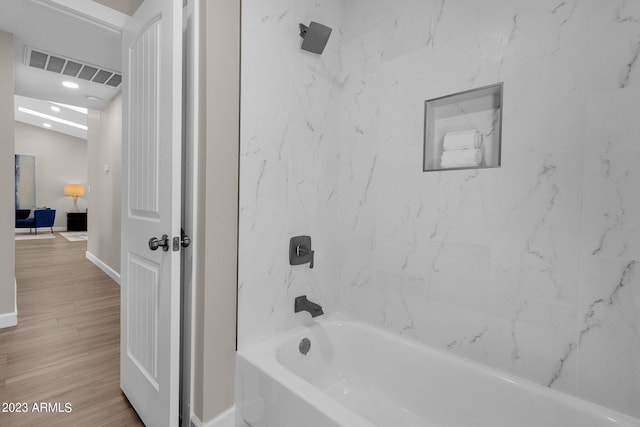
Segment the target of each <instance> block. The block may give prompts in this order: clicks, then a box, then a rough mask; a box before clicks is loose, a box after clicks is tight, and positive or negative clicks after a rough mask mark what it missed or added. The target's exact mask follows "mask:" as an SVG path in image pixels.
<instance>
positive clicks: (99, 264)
mask: <svg viewBox="0 0 640 427" xmlns="http://www.w3.org/2000/svg"><path fill="white" fill-rule="evenodd" d="M85 256H86V257H87V259H88V260H89V261H91V262H92V263H94V264H95V265H96V267H98V268H99V269H100V270H102V271H104V273H105V274H106V275H107V276H109V277H111V278H112V279H113V281H114V282H116V283H117V284H118V285H119V284H120V273H118V272H117V271H115V270H114V269H113V268H111V267H109V266H108V265H107V264H105V263H104V262H102V260H101V259H100V258H98V257H97V256H95V255H94V254H92V253H91V252H89V251H87V252H85Z"/></svg>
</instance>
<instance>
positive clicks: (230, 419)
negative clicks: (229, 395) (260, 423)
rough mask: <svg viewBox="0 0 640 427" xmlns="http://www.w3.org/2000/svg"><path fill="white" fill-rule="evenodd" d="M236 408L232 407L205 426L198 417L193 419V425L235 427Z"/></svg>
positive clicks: (196, 426)
mask: <svg viewBox="0 0 640 427" xmlns="http://www.w3.org/2000/svg"><path fill="white" fill-rule="evenodd" d="M235 421H236V407H235V406H232V407H230V408H229V409H227V410H226V411H224V412H223V413H221V414H220V415H218V416H217V417H215V418H214V419H212V420H211V421H209V422H208V423H206V424H203V423H202V421H200V419H198V417H197V416H195V415H193V416H192V417H191V425H192V426H193V427H235Z"/></svg>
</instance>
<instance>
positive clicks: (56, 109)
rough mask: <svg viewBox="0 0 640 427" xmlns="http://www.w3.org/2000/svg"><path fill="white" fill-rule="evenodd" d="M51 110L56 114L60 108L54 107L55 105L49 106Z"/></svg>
mask: <svg viewBox="0 0 640 427" xmlns="http://www.w3.org/2000/svg"><path fill="white" fill-rule="evenodd" d="M51 110H53V111H55V112H56V113H59V112H60V107H56V106H55V105H52V106H51Z"/></svg>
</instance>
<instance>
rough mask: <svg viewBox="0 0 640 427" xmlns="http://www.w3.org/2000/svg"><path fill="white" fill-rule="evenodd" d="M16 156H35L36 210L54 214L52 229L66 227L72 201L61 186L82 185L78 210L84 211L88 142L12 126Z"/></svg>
mask: <svg viewBox="0 0 640 427" xmlns="http://www.w3.org/2000/svg"><path fill="white" fill-rule="evenodd" d="M15 147H16V148H15V153H16V154H28V155H32V156H36V206H38V207H41V206H46V207H48V208H51V209H55V210H56V222H55V224H54V226H55V227H66V226H67V216H66V213H67V212H70V211H71V209H72V208H73V199H72V198H71V197H69V196H65V195H64V191H63V188H64V184H84V185H85V195H84V196H82V197H80V198H78V208H79V209H80V211H82V212H84V210H85V209H86V208H87V206H88V204H87V198H86V191H87V188H86V184H87V141H86V140H84V139H80V138H76V137H74V136H70V135H66V134H63V133H59V132H54V131H51V130H47V129H42V128H39V127H37V126H32V125H28V124H26V123H21V122H15Z"/></svg>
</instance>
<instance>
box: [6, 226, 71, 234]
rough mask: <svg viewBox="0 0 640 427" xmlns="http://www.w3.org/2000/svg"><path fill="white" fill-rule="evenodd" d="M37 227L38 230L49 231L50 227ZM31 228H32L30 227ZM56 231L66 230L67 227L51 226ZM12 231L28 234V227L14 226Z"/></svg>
mask: <svg viewBox="0 0 640 427" xmlns="http://www.w3.org/2000/svg"><path fill="white" fill-rule="evenodd" d="M38 229H40V230H43V229H44V230H48V231H51V227H38ZM31 230H33V228H32V229H31ZM56 231H67V227H53V232H54V233H55V232H56ZM14 233H15V234H29V229H28V228H15V229H14ZM31 234H33V231H32V232H31Z"/></svg>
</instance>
